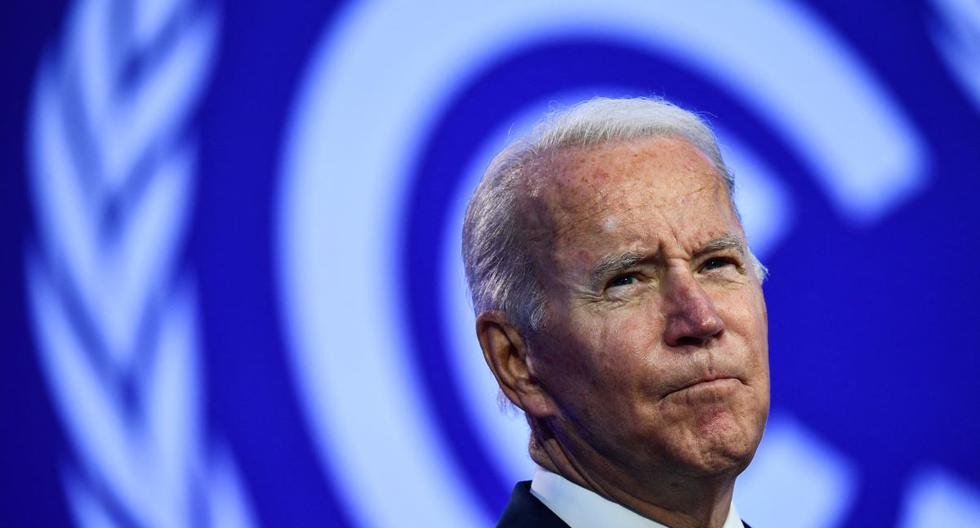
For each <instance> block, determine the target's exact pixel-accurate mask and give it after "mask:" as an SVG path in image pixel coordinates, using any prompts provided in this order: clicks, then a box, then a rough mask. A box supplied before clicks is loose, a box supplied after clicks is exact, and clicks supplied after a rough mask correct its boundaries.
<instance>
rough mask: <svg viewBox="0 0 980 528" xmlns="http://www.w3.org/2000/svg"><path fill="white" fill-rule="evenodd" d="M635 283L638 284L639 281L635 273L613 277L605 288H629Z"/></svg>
mask: <svg viewBox="0 0 980 528" xmlns="http://www.w3.org/2000/svg"><path fill="white" fill-rule="evenodd" d="M637 282H639V279H638V278H637V277H636V274H635V273H623V274H622V275H616V276H615V277H613V278H612V279H611V280H610V281H609V283H608V284H607V285H606V288H618V287H622V286H630V285H632V284H636V283H637Z"/></svg>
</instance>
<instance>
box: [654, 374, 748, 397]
mask: <svg viewBox="0 0 980 528" xmlns="http://www.w3.org/2000/svg"><path fill="white" fill-rule="evenodd" d="M734 383H741V380H739V379H738V378H736V377H734V376H706V377H703V378H698V379H696V380H694V381H691V382H689V383H686V384H684V385H682V386H680V387H678V388H676V389H674V390H672V391H670V392H668V393H667V394H666V396H670V395H672V394H676V393H679V392H683V391H687V390H693V389H710V388H713V387H718V388H722V387H725V386H727V385H733V384H734Z"/></svg>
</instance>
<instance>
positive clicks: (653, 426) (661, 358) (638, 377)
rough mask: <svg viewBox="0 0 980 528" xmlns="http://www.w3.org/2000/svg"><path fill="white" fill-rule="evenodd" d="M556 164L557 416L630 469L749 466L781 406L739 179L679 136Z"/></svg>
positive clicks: (560, 429)
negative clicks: (735, 200) (734, 191)
mask: <svg viewBox="0 0 980 528" xmlns="http://www.w3.org/2000/svg"><path fill="white" fill-rule="evenodd" d="M551 167H552V169H553V170H552V172H551V174H552V177H553V180H551V181H549V184H547V186H546V187H545V188H543V189H541V190H540V191H539V192H538V193H537V198H538V203H539V204H543V209H544V211H545V212H544V217H545V218H547V219H548V222H549V224H550V225H551V228H552V229H553V233H552V234H553V236H552V239H551V244H550V245H549V247H548V248H546V250H545V251H542V254H541V255H539V259H538V260H539V265H540V266H541V268H540V269H541V270H543V272H542V281H543V287H544V290H545V297H546V302H547V316H546V319H545V323H544V325H543V328H542V329H541V331H540V332H538V333H536V334H535V335H533V336H531V337H530V338H529V340H528V341H529V353H528V362H529V368H530V371H531V373H532V375H533V376H534V377H535V378H536V380H537V381H538V382H539V384H540V385H541V386H542V388H543V390H544V391H545V392H546V393H547V395H548V397H549V399H550V401H551V402H552V405H551V406H550V409H551V410H550V411H549V412H548V414H549V415H548V416H545V417H544V420H545V421H546V422H547V423H549V424H550V428H551V430H552V431H554V434H555V436H556V437H557V438H558V440H559V441H560V443H561V444H562V445H563V446H564V448H565V449H567V450H569V451H570V454H571V455H572V456H573V457H574V458H576V459H577V463H578V464H582V465H583V466H584V468H583V469H587V470H596V468H600V469H599V471H605V472H607V473H611V474H612V476H611V478H614V479H624V481H632V482H642V481H643V480H644V479H650V478H663V476H664V475H665V474H666V475H670V474H674V475H678V476H692V477H698V476H712V475H716V476H720V475H727V474H731V473H737V472H738V471H741V470H742V469H743V468H744V467H745V465H747V464H748V462H749V460H750V459H751V457H752V454H753V453H754V452H755V448H756V446H757V445H758V443H759V440H760V438H761V436H762V430H763V427H764V425H765V421H766V416H767V413H768V408H769V366H768V352H767V348H768V345H767V335H766V332H767V330H766V327H767V316H766V306H765V301H764V299H763V296H762V290H761V286H760V280H759V278H758V277H756V275H755V274H754V272H753V268H752V265H751V263H750V260H749V256H748V250H747V248H746V245H745V242H744V240H745V237H744V233H743V231H742V228H741V225H740V224H739V221H738V218H737V217H736V215H735V212H734V211H733V210H732V207H731V205H730V202H729V198H728V194H727V192H726V189H725V185H724V182H723V181H722V180H721V178H720V177H719V175H718V173H717V171H716V170H715V168H714V167H713V165H712V164H711V163H710V161H709V160H708V158H707V157H706V156H704V154H702V153H701V152H700V151H699V150H697V149H696V148H695V147H694V146H692V145H691V144H690V143H688V142H686V141H683V140H680V139H673V138H647V139H642V140H635V141H630V142H623V143H615V144H611V145H606V146H602V147H599V148H592V149H576V150H571V151H566V152H562V153H561V154H560V155H559V156H558V159H556V160H555V162H554V163H553V164H552V166H551ZM590 466H593V467H590ZM602 468H605V469H602ZM610 468H611V469H610ZM665 472H666V473H665Z"/></svg>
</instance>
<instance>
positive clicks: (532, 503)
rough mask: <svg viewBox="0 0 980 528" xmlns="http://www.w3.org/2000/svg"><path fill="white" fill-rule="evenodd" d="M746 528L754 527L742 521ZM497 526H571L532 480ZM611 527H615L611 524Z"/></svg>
mask: <svg viewBox="0 0 980 528" xmlns="http://www.w3.org/2000/svg"><path fill="white" fill-rule="evenodd" d="M742 524H743V525H745V528H752V527H750V526H749V525H748V524H745V521H742ZM497 528H569V526H568V525H567V524H565V521H563V520H561V519H559V518H558V516H557V515H555V513H554V512H552V511H551V510H549V509H548V507H547V506H545V505H544V503H543V502H541V501H539V500H538V498H537V497H535V496H534V495H532V494H531V481H530V480H525V481H524V482H518V483H517V485H516V486H514V492H513V493H511V494H510V502H508V503H507V508H506V509H505V510H504V513H503V515H501V516H500V521H498V522H497ZM609 528H615V527H613V526H610V527H609Z"/></svg>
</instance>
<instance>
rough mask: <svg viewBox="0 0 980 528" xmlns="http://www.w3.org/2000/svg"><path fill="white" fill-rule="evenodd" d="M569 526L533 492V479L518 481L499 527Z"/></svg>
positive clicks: (547, 527)
mask: <svg viewBox="0 0 980 528" xmlns="http://www.w3.org/2000/svg"><path fill="white" fill-rule="evenodd" d="M522 527H535V528H569V527H568V525H567V524H565V522H564V521H562V520H561V519H559V518H558V516H557V515H555V514H554V512H552V511H551V510H549V509H548V507H547V506H545V505H544V503H543V502H541V501H539V500H538V498H537V497H535V496H534V495H532V494H531V481H527V480H526V481H524V482H518V483H517V485H516V486H514V491H513V492H512V493H511V494H510V502H508V503H507V508H506V509H504V513H503V514H501V516H500V520H499V521H498V522H497V528H522Z"/></svg>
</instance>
